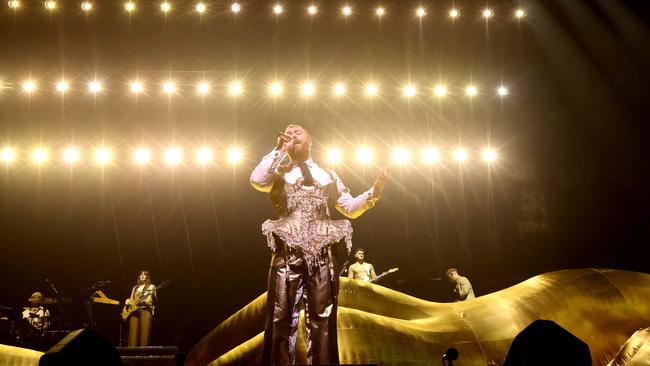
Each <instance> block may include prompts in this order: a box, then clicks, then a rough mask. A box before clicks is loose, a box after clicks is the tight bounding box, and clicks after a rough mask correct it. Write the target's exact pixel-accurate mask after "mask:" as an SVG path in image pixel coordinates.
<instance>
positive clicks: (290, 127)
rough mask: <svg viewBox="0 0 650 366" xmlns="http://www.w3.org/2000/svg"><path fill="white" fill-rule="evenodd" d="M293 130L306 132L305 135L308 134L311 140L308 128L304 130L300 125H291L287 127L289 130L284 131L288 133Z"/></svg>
mask: <svg viewBox="0 0 650 366" xmlns="http://www.w3.org/2000/svg"><path fill="white" fill-rule="evenodd" d="M293 128H299V129H301V130H303V131H305V133H306V134H307V135H308V136H309V138H310V139H311V133H309V131H308V130H307V129H306V128H304V127H302V126H301V125H298V124H290V125H288V126H287V128H285V129H284V131H285V132H288V131H289V129H293Z"/></svg>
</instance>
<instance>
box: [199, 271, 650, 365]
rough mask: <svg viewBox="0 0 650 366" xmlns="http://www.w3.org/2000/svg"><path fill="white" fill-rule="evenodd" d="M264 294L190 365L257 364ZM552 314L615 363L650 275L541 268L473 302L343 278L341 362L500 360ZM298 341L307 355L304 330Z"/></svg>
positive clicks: (641, 311) (649, 291)
mask: <svg viewBox="0 0 650 366" xmlns="http://www.w3.org/2000/svg"><path fill="white" fill-rule="evenodd" d="M265 301H266V295H265V294H263V295H261V296H260V297H258V298H257V299H255V300H253V301H252V302H251V303H249V304H248V305H246V306H245V307H244V308H242V309H241V310H240V311H238V312H237V313H236V314H234V315H232V316H231V317H230V318H229V319H227V320H226V321H224V322H223V323H221V324H219V325H218V326H217V327H216V328H215V329H214V330H213V331H211V332H210V333H209V334H208V335H206V336H205V337H204V338H203V339H202V340H201V341H200V342H199V343H198V344H197V345H196V346H195V347H194V349H193V350H192V351H191V352H190V354H189V355H188V360H187V363H186V364H187V365H190V366H203V365H207V364H210V365H211V366H216V365H229V364H251V365H253V364H257V363H258V362H259V356H260V353H261V346H262V336H263V334H262V331H263V329H264V305H265ZM536 319H549V320H553V321H555V322H556V323H558V324H559V325H560V326H562V327H564V328H565V329H567V330H568V331H569V332H571V333H573V334H574V335H575V336H577V337H578V338H580V339H581V340H582V341H584V342H586V343H587V344H588V345H589V348H590V352H591V357H592V363H593V364H594V365H603V364H606V363H607V362H609V361H611V360H612V359H613V358H614V356H615V355H616V354H617V352H618V351H619V349H620V348H621V347H622V346H623V344H624V343H625V342H626V341H627V340H628V338H629V337H630V336H632V334H633V333H634V332H635V331H637V330H638V329H641V328H645V327H648V326H649V325H650V275H648V274H645V273H638V272H629V271H620V270H608V269H575V270H563V271H556V272H550V273H545V274H542V275H539V276H536V277H533V278H531V279H529V280H526V281H524V282H522V283H519V284H517V285H515V286H512V287H510V288H507V289H504V290H501V291H497V292H494V293H491V294H488V295H485V296H481V297H478V298H476V299H474V300H471V301H466V302H457V303H435V302H429V301H425V300H421V299H418V298H415V297H412V296H409V295H406V294H403V293H400V292H397V291H394V290H391V289H388V288H385V287H382V286H379V285H375V284H371V283H366V282H361V281H356V280H348V279H347V278H341V282H340V292H339V317H338V332H339V334H338V341H339V354H340V358H341V363H379V364H381V365H429V364H439V363H440V358H441V356H442V354H443V353H444V352H445V351H446V350H447V348H449V347H455V348H457V349H458V351H459V352H460V358H459V360H458V363H459V364H460V363H461V362H462V364H463V365H481V366H484V365H486V364H487V363H488V362H490V361H496V362H498V363H497V364H500V363H501V362H503V360H504V359H505V356H506V354H507V352H508V349H509V348H510V344H511V343H512V340H513V338H514V337H515V336H516V335H517V334H518V333H519V332H520V331H521V330H523V329H524V328H525V327H526V326H528V325H529V324H530V323H532V322H533V321H534V320H536ZM301 332H302V333H300V334H299V339H298V354H299V355H298V359H299V360H300V359H304V357H305V356H304V352H305V349H306V348H305V334H304V332H303V331H302V326H301Z"/></svg>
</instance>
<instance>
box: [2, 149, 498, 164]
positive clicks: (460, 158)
mask: <svg viewBox="0 0 650 366" xmlns="http://www.w3.org/2000/svg"><path fill="white" fill-rule="evenodd" d="M385 153H386V151H384V154H385ZM389 154H390V155H389V157H388V158H383V159H379V158H380V156H378V155H379V154H377V152H376V151H375V150H374V149H372V148H370V147H360V148H358V149H357V150H356V151H354V152H352V156H348V155H345V154H344V152H343V151H342V150H340V149H338V148H329V149H327V150H325V151H323V152H322V153H319V154H318V155H322V158H323V159H325V160H326V161H327V162H328V163H331V164H337V163H342V162H344V161H345V162H347V161H350V160H352V161H354V162H356V163H358V164H362V165H371V164H374V163H382V162H386V161H390V162H392V163H394V164H398V165H402V164H407V163H412V162H415V161H418V160H419V161H420V162H421V163H423V164H437V163H442V162H444V161H452V162H455V163H464V162H467V161H469V160H472V159H473V160H481V161H484V162H486V163H493V162H495V161H496V160H497V158H498V156H497V151H496V150H494V149H490V148H484V149H482V150H469V149H467V148H463V147H458V148H456V149H453V150H450V151H442V150H440V149H437V148H433V147H426V148H424V149H422V150H419V151H411V150H410V149H407V148H405V147H396V148H394V149H392V150H391V151H390V152H389ZM120 155H121V157H122V158H124V156H130V157H127V158H126V159H124V160H123V161H131V162H132V164H135V165H146V164H149V163H155V162H159V163H165V164H167V165H171V166H176V165H181V164H185V163H188V164H197V165H204V166H205V165H209V164H211V163H217V162H228V163H230V164H238V163H240V162H243V161H245V160H250V159H245V155H246V154H245V152H244V150H242V149H240V148H236V147H232V148H230V149H227V150H222V151H215V150H214V149H212V148H210V147H200V148H197V149H195V150H184V149H182V148H179V147H170V148H168V149H166V150H163V151H159V158H160V159H159V160H155V158H154V155H153V154H152V151H151V150H149V149H147V148H144V147H141V148H136V149H133V150H132V151H130V152H122V154H120ZM418 155H419V157H418ZM114 158H115V154H114V151H113V150H112V149H109V148H105V147H99V148H96V149H94V150H92V151H90V152H89V153H88V155H87V156H86V155H84V154H83V153H82V151H81V150H80V149H79V148H76V147H68V148H65V149H62V150H55V149H48V148H44V147H37V148H34V149H32V150H28V151H17V150H15V149H12V148H9V147H5V148H4V149H2V150H1V151H0V160H1V161H2V162H3V163H4V164H5V165H6V166H7V167H8V166H10V165H12V164H14V163H16V162H20V161H22V162H32V163H34V164H37V165H39V166H40V165H44V164H47V163H48V162H50V161H52V160H55V161H59V162H62V163H65V164H68V165H71V166H72V165H75V164H80V163H83V162H84V161H87V162H92V163H93V164H96V165H100V166H107V165H110V164H112V163H114V162H115V159H114Z"/></svg>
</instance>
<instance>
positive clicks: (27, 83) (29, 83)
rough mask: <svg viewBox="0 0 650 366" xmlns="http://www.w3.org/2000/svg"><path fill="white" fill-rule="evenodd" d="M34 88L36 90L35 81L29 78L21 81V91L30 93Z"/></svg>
mask: <svg viewBox="0 0 650 366" xmlns="http://www.w3.org/2000/svg"><path fill="white" fill-rule="evenodd" d="M34 90H36V83H35V82H33V81H31V80H28V81H25V82H24V83H23V91H25V92H27V93H31V92H33V91H34Z"/></svg>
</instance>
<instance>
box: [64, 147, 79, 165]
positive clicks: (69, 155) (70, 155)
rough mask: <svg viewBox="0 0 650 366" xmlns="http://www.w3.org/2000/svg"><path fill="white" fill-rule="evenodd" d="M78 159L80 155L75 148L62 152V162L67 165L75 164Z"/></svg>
mask: <svg viewBox="0 0 650 366" xmlns="http://www.w3.org/2000/svg"><path fill="white" fill-rule="evenodd" d="M80 158H81V154H80V153H79V149H77V148H74V147H70V148H67V149H66V150H65V151H64V152H63V160H65V161H66V162H67V163H70V164H72V163H76V162H77V161H79V159H80Z"/></svg>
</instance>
